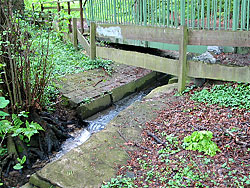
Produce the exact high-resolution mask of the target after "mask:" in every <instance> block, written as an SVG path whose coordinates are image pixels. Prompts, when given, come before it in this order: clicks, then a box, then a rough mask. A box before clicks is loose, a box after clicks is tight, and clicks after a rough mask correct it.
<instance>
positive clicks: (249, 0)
mask: <svg viewBox="0 0 250 188" xmlns="http://www.w3.org/2000/svg"><path fill="white" fill-rule="evenodd" d="M249 16H250V0H248V4H247V31H249V22H250V19H249Z"/></svg>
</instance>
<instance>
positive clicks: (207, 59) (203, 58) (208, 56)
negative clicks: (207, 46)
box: [193, 52, 216, 63]
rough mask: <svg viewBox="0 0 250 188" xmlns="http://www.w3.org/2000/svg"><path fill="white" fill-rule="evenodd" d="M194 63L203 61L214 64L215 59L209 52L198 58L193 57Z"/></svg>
mask: <svg viewBox="0 0 250 188" xmlns="http://www.w3.org/2000/svg"><path fill="white" fill-rule="evenodd" d="M193 60H195V61H203V62H205V63H216V59H215V58H214V56H213V55H212V54H211V53H210V52H205V53H203V54H201V55H199V56H196V57H193Z"/></svg>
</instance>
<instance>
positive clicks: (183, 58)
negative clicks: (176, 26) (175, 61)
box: [178, 26, 188, 92]
mask: <svg viewBox="0 0 250 188" xmlns="http://www.w3.org/2000/svg"><path fill="white" fill-rule="evenodd" d="M181 33H182V35H181V39H180V47H179V54H180V57H179V75H178V91H179V92H182V91H184V90H185V86H186V76H187V43H188V30H187V26H181Z"/></svg>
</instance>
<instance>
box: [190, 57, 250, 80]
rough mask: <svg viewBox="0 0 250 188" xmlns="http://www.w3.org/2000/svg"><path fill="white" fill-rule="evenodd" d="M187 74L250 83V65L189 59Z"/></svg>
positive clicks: (195, 76) (194, 76)
mask: <svg viewBox="0 0 250 188" xmlns="http://www.w3.org/2000/svg"><path fill="white" fill-rule="evenodd" d="M187 75H188V76H190V77H193V78H208V79H214V80H224V81H236V82H246V83H250V67H235V66H226V65H220V64H210V63H204V62H197V61H189V62H188V73H187Z"/></svg>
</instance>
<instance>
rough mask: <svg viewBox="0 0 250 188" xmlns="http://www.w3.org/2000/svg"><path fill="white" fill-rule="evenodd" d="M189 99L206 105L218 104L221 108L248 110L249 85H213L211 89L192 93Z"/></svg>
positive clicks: (249, 101)
mask: <svg viewBox="0 0 250 188" xmlns="http://www.w3.org/2000/svg"><path fill="white" fill-rule="evenodd" d="M191 99H193V100H195V101H198V102H204V103H207V104H208V105H211V104H218V105H220V106H222V107H233V108H244V109H250V100H249V99H250V85H249V84H235V85H232V84H225V85H215V86H214V87H213V88H212V89H203V90H201V91H196V92H194V94H192V95H191Z"/></svg>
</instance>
